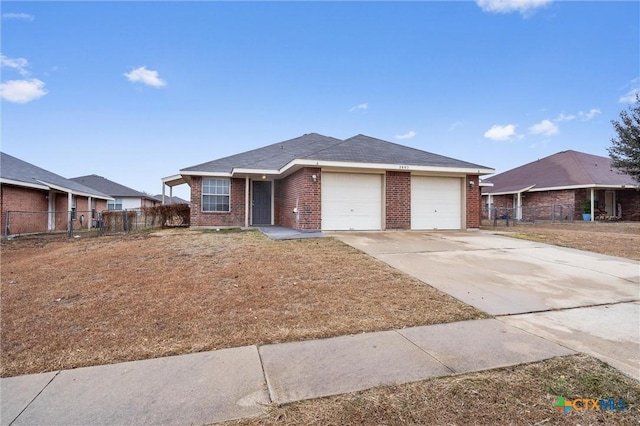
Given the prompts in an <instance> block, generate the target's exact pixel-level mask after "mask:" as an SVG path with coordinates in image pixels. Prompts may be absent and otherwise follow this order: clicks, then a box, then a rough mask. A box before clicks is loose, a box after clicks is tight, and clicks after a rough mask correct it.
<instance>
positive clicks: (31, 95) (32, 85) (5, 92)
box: [0, 78, 48, 104]
mask: <svg viewBox="0 0 640 426" xmlns="http://www.w3.org/2000/svg"><path fill="white" fill-rule="evenodd" d="M47 93H48V92H47V91H46V90H44V82H43V81H41V80H38V79H37V78H33V79H30V80H9V81H7V82H6V83H2V84H0V98H2V99H4V100H6V101H8V102H13V103H16V104H26V103H27V102H31V101H33V100H36V99H38V98H41V97H43V96H44V95H46V94H47Z"/></svg>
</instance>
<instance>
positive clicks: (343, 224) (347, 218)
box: [322, 172, 382, 231]
mask: <svg viewBox="0 0 640 426" xmlns="http://www.w3.org/2000/svg"><path fill="white" fill-rule="evenodd" d="M322 229H324V230H327V231H329V230H331V231H349V230H358V231H366V230H379V229H382V175H371V174H359V173H326V172H325V173H322Z"/></svg>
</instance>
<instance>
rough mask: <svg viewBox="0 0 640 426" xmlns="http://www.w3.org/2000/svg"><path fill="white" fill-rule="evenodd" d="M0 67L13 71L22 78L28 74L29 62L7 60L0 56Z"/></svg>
mask: <svg viewBox="0 0 640 426" xmlns="http://www.w3.org/2000/svg"><path fill="white" fill-rule="evenodd" d="M0 67H2V68H11V69H14V70H16V71H18V72H19V73H20V75H23V76H24V75H27V74H29V70H27V68H28V67H29V62H28V61H27V60H26V59H25V58H9V57H7V56H4V55H2V54H0Z"/></svg>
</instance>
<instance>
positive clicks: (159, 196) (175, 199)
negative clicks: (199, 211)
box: [153, 194, 189, 204]
mask: <svg viewBox="0 0 640 426" xmlns="http://www.w3.org/2000/svg"><path fill="white" fill-rule="evenodd" d="M153 198H155V199H156V200H158V201H160V202H162V194H156V195H154V196H153ZM169 201H171V204H189V202H188V201H187V200H183V199H182V198H180V197H169V196H168V195H165V196H164V202H165V203H167V204H168V203H169Z"/></svg>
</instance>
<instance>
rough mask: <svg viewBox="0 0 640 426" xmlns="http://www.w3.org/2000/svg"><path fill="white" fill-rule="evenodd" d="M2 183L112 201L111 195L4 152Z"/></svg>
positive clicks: (1, 155) (0, 160)
mask: <svg viewBox="0 0 640 426" xmlns="http://www.w3.org/2000/svg"><path fill="white" fill-rule="evenodd" d="M0 182H2V183H5V184H11V185H18V186H25V187H29V188H36V189H44V190H49V189H55V190H59V191H64V192H70V193H72V194H74V195H82V196H87V197H95V198H101V199H105V200H109V199H111V197H110V196H109V195H107V194H105V193H103V192H101V191H99V190H96V189H95V188H91V187H88V186H85V185H82V184H81V183H79V182H75V181H73V180H71V179H67V178H64V177H62V176H60V175H57V174H55V173H52V172H50V171H48V170H45V169H42V168H40V167H38V166H34V165H33V164H30V163H27V162H26V161H23V160H20V159H18V158H16V157H13V156H11V155H9V154H5V153H4V152H0Z"/></svg>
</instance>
